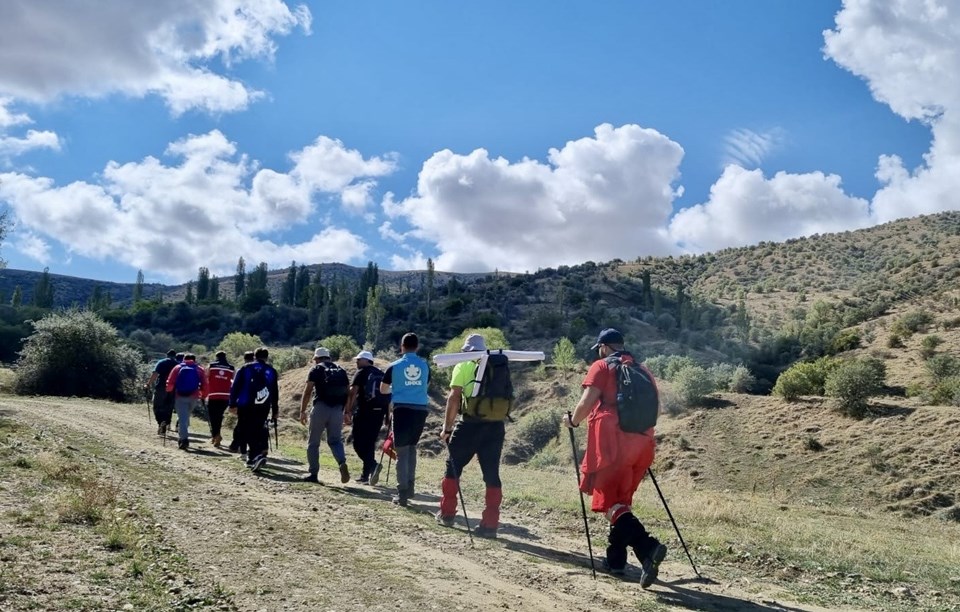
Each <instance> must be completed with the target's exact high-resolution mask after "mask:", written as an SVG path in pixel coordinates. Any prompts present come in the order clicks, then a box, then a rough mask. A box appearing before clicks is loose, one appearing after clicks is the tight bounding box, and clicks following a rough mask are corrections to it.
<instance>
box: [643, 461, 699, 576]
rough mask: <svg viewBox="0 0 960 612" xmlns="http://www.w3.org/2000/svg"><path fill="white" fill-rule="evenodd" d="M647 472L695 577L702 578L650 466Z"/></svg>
mask: <svg viewBox="0 0 960 612" xmlns="http://www.w3.org/2000/svg"><path fill="white" fill-rule="evenodd" d="M647 474H649V475H650V480H651V481H652V482H653V486H654V488H656V489H657V495H659V496H660V501H662V502H663V507H664V509H665V510H666V511H667V516H669V517H670V522H671V523H673V528H674V529H675V530H676V532H677V537H678V538H680V544H681V546H683V552H685V553H687V559H689V560H690V565H691V566H692V567H693V573H694V574H696V575H697V578H699V579H700V580H703V576H701V575H700V572H699V571H697V566H696V564H694V562H693V557H691V556H690V551H689V550H688V549H687V543H686V542H684V541H683V536H682V535H680V528H679V527H677V521H675V520H673V513H672V512H670V506H668V505H667V500H666V498H665V497H664V496H663V492H662V491H660V485H658V484H657V479H656V477H655V476H654V475H653V470H652V469H650V468H647Z"/></svg>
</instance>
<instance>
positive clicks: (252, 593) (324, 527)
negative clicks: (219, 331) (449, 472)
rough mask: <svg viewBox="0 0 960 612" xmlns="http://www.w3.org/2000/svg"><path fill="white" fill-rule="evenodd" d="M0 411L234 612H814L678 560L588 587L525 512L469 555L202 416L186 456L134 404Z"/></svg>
mask: <svg viewBox="0 0 960 612" xmlns="http://www.w3.org/2000/svg"><path fill="white" fill-rule="evenodd" d="M0 410H2V411H4V412H5V413H6V414H7V417H8V418H12V419H14V420H19V421H22V422H26V423H30V424H31V425H32V426H33V427H35V428H40V429H42V430H45V431H46V432H47V434H48V435H52V436H54V437H56V438H57V439H59V440H60V443H61V444H66V445H71V446H72V447H73V448H77V449H79V450H80V451H81V452H83V453H85V454H87V455H89V457H90V459H91V461H93V462H94V463H95V465H96V466H97V469H98V471H99V472H100V473H101V475H102V476H103V477H105V478H107V479H109V480H110V481H112V482H114V483H116V484H117V485H119V486H120V487H121V489H122V491H123V496H124V497H126V498H127V499H129V500H131V501H133V502H134V503H135V504H136V505H137V506H139V507H141V508H144V509H146V510H147V511H149V513H150V514H151V515H152V516H153V519H154V520H155V521H156V522H157V523H160V524H161V525H162V526H163V529H164V531H163V536H164V538H165V539H166V540H167V541H168V542H171V543H172V544H173V545H174V546H175V547H176V549H177V550H178V551H179V552H180V553H181V554H183V555H184V556H185V557H186V559H187V561H188V563H189V566H190V567H191V568H192V570H193V571H194V572H195V573H196V575H195V576H194V578H195V579H201V578H202V579H207V580H209V581H211V582H214V583H218V584H220V585H222V587H223V589H225V590H226V591H227V592H229V593H231V594H232V601H233V603H234V604H235V605H236V607H238V608H239V609H242V610H358V609H366V610H409V609H415V608H418V609H424V610H434V609H435V610H491V609H500V610H531V611H541V610H542V611H550V612H555V611H557V610H607V609H633V610H637V609H639V610H674V609H677V610H701V611H728V610H729V611H733V610H744V611H747V612H766V611H778V610H791V611H792V610H798V611H799V610H803V611H818V610H824V608H818V607H815V606H808V605H800V604H792V603H784V602H782V601H781V600H779V597H780V592H779V591H778V590H777V587H776V585H773V584H763V583H759V582H754V583H753V584H751V590H752V591H754V590H755V591H756V592H751V593H745V592H743V591H741V590H739V589H737V588H735V587H733V586H730V585H720V584H716V583H712V584H710V583H701V582H699V581H694V580H691V578H692V577H693V576H692V572H691V570H690V568H689V566H688V565H685V564H681V563H679V562H678V561H673V562H668V563H665V564H664V565H663V567H662V569H661V583H659V584H657V585H655V586H654V587H653V588H651V589H650V590H649V591H643V590H642V589H641V588H640V586H639V584H638V582H637V579H638V575H637V573H632V574H629V578H630V579H628V580H615V579H612V578H610V577H607V576H603V575H600V574H598V579H597V580H596V581H594V580H593V579H591V576H590V570H589V562H588V560H587V559H586V556H585V554H584V552H581V549H582V548H583V542H582V537H581V538H580V539H573V538H572V537H571V538H567V537H563V535H558V534H556V533H548V532H547V531H546V529H545V528H539V527H538V526H537V522H536V521H535V520H534V519H532V518H531V520H530V521H529V522H524V521H523V520H522V517H521V518H517V517H507V525H506V526H505V527H504V528H503V530H502V532H501V537H500V539H499V540H497V541H494V542H490V541H484V540H476V544H475V546H473V547H471V546H470V543H469V541H468V539H467V537H466V533H465V531H463V529H462V525H460V523H459V522H458V528H457V529H448V528H443V527H440V526H437V525H436V524H435V523H434V521H433V519H432V513H433V512H435V511H436V508H437V505H436V498H435V496H433V495H430V494H429V493H427V494H426V495H419V496H418V498H417V499H416V500H415V501H414V503H413V504H412V509H410V510H403V509H399V508H395V507H393V506H392V505H391V504H390V503H389V495H390V491H389V490H388V489H384V488H371V487H361V486H355V485H353V484H352V483H351V484H350V485H343V486H341V485H340V484H339V481H337V482H336V484H335V485H332V484H328V485H326V486H316V485H308V484H303V483H298V482H296V481H297V479H298V478H299V476H300V475H301V474H302V473H303V466H302V465H300V464H299V463H298V462H296V461H292V460H289V459H279V458H278V457H276V455H274V456H273V457H272V460H273V461H272V466H271V467H270V468H269V470H267V471H266V473H265V474H263V475H254V474H251V473H249V472H248V471H247V470H246V469H245V468H244V467H243V465H242V464H241V462H240V461H238V460H237V459H236V456H235V455H230V454H228V453H226V452H221V451H217V450H215V449H213V448H212V447H210V446H209V445H208V444H206V436H205V435H197V434H202V433H204V432H206V431H207V430H206V423H205V422H202V421H194V422H193V423H192V425H193V430H194V432H192V434H191V437H192V438H194V440H193V447H192V450H191V452H183V451H180V450H177V448H176V444H175V443H173V442H172V441H168V443H167V445H166V447H164V446H162V445H161V442H160V440H159V439H158V438H157V437H156V436H155V435H153V432H154V431H155V430H153V429H152V426H148V424H147V423H146V415H145V410H144V408H143V406H142V405H141V406H139V407H138V406H127V405H115V404H108V403H103V402H95V401H86V400H63V399H56V398H17V397H3V398H0ZM324 452H326V451H324ZM324 475H326V477H327V478H330V471H329V470H325V474H321V478H323V477H324ZM423 484H424V486H423V487H422V488H423V489H426V490H427V491H431V490H433V489H435V487H431V486H430V483H423ZM471 520H472V522H475V521H476V518H475V517H474V516H473V515H471ZM520 523H522V525H521V524H520ZM574 535H579V534H574ZM599 553H600V554H601V555H602V549H601V550H600V551H599ZM675 558H676V557H675ZM598 566H599V564H598ZM701 569H702V571H704V568H701ZM705 573H707V574H709V571H705Z"/></svg>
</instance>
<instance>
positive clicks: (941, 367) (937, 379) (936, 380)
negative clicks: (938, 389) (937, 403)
mask: <svg viewBox="0 0 960 612" xmlns="http://www.w3.org/2000/svg"><path fill="white" fill-rule="evenodd" d="M926 366H927V372H929V373H930V376H931V377H932V378H933V384H934V385H938V384H940V383H941V382H943V381H944V380H946V379H948V378H953V377H955V376H958V375H960V359H957V358H956V357H954V356H953V355H935V356H934V357H931V358H930V359H928V360H927V363H926Z"/></svg>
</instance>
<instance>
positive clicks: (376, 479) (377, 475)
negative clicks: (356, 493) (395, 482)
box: [370, 463, 383, 487]
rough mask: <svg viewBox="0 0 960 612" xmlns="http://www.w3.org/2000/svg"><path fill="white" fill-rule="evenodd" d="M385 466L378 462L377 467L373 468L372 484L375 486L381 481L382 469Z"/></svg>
mask: <svg viewBox="0 0 960 612" xmlns="http://www.w3.org/2000/svg"><path fill="white" fill-rule="evenodd" d="M381 468H383V465H381V464H379V463H378V464H377V467H375V468H373V473H372V474H370V486H371V487H372V486H374V485H375V484H377V483H378V482H380V469H381Z"/></svg>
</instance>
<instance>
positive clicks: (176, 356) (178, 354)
mask: <svg viewBox="0 0 960 612" xmlns="http://www.w3.org/2000/svg"><path fill="white" fill-rule="evenodd" d="M174 357H175V358H176V360H177V362H178V363H179V362H181V361H183V353H177V354H176V355H175V356H174Z"/></svg>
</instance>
